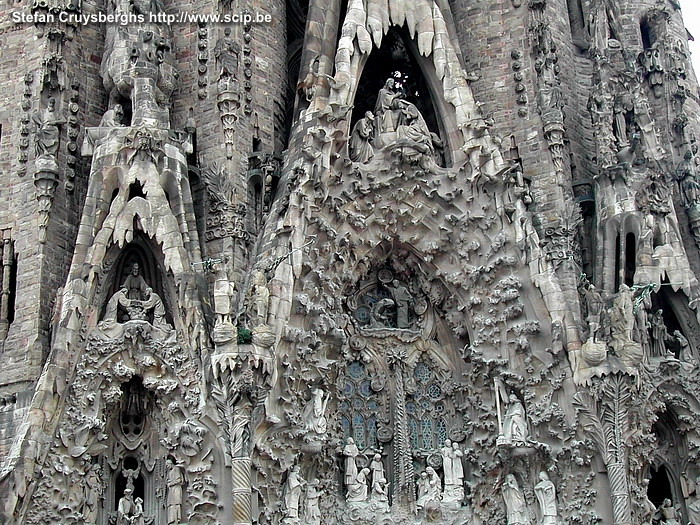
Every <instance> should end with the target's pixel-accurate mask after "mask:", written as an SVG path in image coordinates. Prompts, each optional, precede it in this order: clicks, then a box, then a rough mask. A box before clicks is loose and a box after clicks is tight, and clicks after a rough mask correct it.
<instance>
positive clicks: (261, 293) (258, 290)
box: [253, 270, 270, 326]
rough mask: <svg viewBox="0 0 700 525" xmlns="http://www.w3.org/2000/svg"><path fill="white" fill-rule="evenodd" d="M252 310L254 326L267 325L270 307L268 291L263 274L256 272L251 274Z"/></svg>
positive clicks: (260, 271)
mask: <svg viewBox="0 0 700 525" xmlns="http://www.w3.org/2000/svg"><path fill="white" fill-rule="evenodd" d="M253 286H254V287H253V310H254V319H253V322H254V325H255V326H261V325H266V324H267V312H268V308H269V305H270V290H269V289H268V287H267V279H266V278H265V272H263V271H262V270H256V271H255V273H254V274H253Z"/></svg>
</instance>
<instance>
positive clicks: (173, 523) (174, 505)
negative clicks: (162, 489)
mask: <svg viewBox="0 0 700 525" xmlns="http://www.w3.org/2000/svg"><path fill="white" fill-rule="evenodd" d="M165 466H166V469H167V471H168V473H167V479H166V485H167V487H168V495H167V503H168V525H179V524H180V523H181V521H182V489H183V486H184V484H185V478H184V476H183V474H182V469H181V468H180V467H179V466H178V465H177V464H176V463H175V462H174V461H173V460H172V459H171V458H168V459H167V460H166V461H165Z"/></svg>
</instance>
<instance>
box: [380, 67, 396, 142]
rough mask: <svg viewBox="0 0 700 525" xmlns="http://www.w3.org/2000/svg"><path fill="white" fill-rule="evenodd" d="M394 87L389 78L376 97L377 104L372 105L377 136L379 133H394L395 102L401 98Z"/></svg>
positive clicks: (394, 83)
mask: <svg viewBox="0 0 700 525" xmlns="http://www.w3.org/2000/svg"><path fill="white" fill-rule="evenodd" d="M395 86H396V82H395V81H394V79H393V78H389V79H387V81H386V82H385V83H384V87H382V89H380V90H379V94H378V95H377V102H376V104H375V105H374V115H375V117H376V126H377V136H378V135H379V134H381V133H392V132H394V131H396V125H397V122H396V121H397V115H396V105H397V103H396V101H397V100H399V99H400V98H401V93H398V92H397V91H396V89H395Z"/></svg>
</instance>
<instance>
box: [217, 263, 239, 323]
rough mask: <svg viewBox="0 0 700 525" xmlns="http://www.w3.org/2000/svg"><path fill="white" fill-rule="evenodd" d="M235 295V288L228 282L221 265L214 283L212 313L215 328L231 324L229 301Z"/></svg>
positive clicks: (223, 267)
mask: <svg viewBox="0 0 700 525" xmlns="http://www.w3.org/2000/svg"><path fill="white" fill-rule="evenodd" d="M235 293H236V288H235V286H234V285H233V283H232V282H231V281H229V278H228V275H227V274H226V267H225V266H223V265H221V266H220V267H219V269H218V271H217V272H216V281H214V313H215V314H216V326H221V325H224V324H231V299H232V298H233V295H234V294H235Z"/></svg>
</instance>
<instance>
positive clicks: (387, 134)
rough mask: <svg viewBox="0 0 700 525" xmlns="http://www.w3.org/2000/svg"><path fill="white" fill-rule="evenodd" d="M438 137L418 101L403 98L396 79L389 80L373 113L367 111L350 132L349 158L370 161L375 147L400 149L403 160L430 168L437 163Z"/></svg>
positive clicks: (379, 95)
mask: <svg viewBox="0 0 700 525" xmlns="http://www.w3.org/2000/svg"><path fill="white" fill-rule="evenodd" d="M440 143H441V141H440V139H439V137H438V136H437V135H436V134H435V133H432V132H431V131H430V128H429V127H428V125H427V123H426V121H425V119H424V118H423V115H422V114H421V112H420V111H419V109H418V108H417V107H416V105H415V104H413V103H412V102H409V101H408V100H406V98H405V97H404V94H403V92H402V91H401V90H400V89H399V88H397V85H396V81H395V80H394V79H393V78H389V79H387V81H386V82H385V83H384V86H383V87H382V89H380V90H379V94H378V95H377V102H376V104H375V106H374V112H371V111H367V112H366V113H365V115H364V116H363V117H362V118H360V119H359V120H358V121H357V122H356V123H355V125H354V126H353V129H352V131H351V134H350V140H349V152H348V153H349V157H350V160H352V161H354V162H358V163H360V164H367V163H369V162H370V161H371V160H372V158H373V157H374V156H375V150H379V149H382V148H388V149H391V150H392V151H394V150H398V151H399V152H400V154H401V155H403V158H404V160H406V161H408V162H409V163H411V164H416V165H420V166H421V167H422V168H423V169H429V168H431V167H434V166H435V165H436V158H437V157H436V149H435V146H436V144H440Z"/></svg>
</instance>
